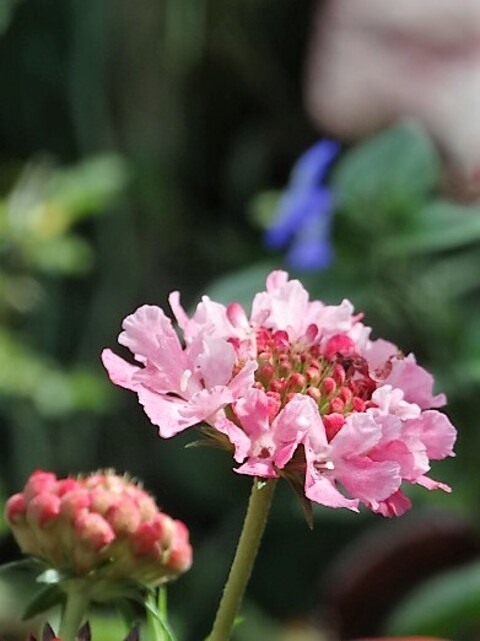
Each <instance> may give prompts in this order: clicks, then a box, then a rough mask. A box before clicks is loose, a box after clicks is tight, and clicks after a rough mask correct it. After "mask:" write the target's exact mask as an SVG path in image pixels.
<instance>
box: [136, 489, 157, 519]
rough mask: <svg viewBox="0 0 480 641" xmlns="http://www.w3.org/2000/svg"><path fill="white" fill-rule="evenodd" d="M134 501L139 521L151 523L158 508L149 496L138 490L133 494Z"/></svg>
mask: <svg viewBox="0 0 480 641" xmlns="http://www.w3.org/2000/svg"><path fill="white" fill-rule="evenodd" d="M135 501H136V503H137V507H138V512H139V514H140V520H141V521H142V522H143V521H151V520H153V518H154V516H155V515H156V514H157V512H158V507H157V504H156V503H155V501H154V500H153V498H152V497H151V496H149V495H148V494H147V493H146V492H142V491H141V490H139V491H138V492H137V493H136V494H135Z"/></svg>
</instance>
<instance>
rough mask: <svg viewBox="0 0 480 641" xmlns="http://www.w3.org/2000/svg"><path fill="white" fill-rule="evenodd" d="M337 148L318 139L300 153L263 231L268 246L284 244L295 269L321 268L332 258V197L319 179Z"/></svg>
mask: <svg viewBox="0 0 480 641" xmlns="http://www.w3.org/2000/svg"><path fill="white" fill-rule="evenodd" d="M339 150H340V146H339V145H338V144H337V143H336V142H334V141H333V140H322V141H320V142H318V143H317V144H316V145H314V146H313V147H311V148H310V149H309V150H308V151H306V152H305V153H304V154H303V155H302V156H300V158H299V159H298V160H297V162H296V163H295V165H294V167H293V170H292V173H291V177H290V181H289V184H288V187H287V189H286V191H285V192H284V194H283V196H282V197H281V200H280V204H279V207H278V211H277V214H276V216H275V220H274V221H273V223H272V225H271V226H270V227H269V228H268V229H267V231H266V234H265V242H266V244H267V246H268V247H270V249H283V248H284V247H287V246H288V252H287V262H288V263H289V264H290V265H291V266H292V267H294V268H295V269H299V270H314V269H322V268H324V267H327V266H328V265H329V264H330V262H331V260H332V247H331V243H330V227H331V221H332V209H333V199H332V193H331V190H330V189H329V188H328V187H326V186H325V185H324V184H323V182H324V180H325V175H326V173H327V171H328V168H329V166H330V164H331V162H332V161H333V160H334V159H335V157H336V156H337V154H338V152H339Z"/></svg>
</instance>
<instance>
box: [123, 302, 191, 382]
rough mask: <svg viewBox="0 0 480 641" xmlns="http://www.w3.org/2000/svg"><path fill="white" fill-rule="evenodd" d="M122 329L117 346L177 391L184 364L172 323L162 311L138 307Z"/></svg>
mask: <svg viewBox="0 0 480 641" xmlns="http://www.w3.org/2000/svg"><path fill="white" fill-rule="evenodd" d="M123 328H124V331H123V332H122V333H121V334H120V336H119V337H118V342H119V343H120V344H121V345H125V346H126V347H128V348H129V349H130V351H131V352H132V353H133V354H135V357H136V358H137V360H141V361H150V362H152V363H153V364H154V365H155V366H156V367H157V368H158V369H159V370H160V371H161V372H162V373H163V375H164V377H165V380H166V381H169V383H168V388H169V389H170V390H172V391H178V390H179V389H180V381H181V378H182V374H183V372H184V371H185V370H186V369H187V362H186V358H185V354H184V352H183V350H182V347H181V345H180V341H179V340H178V337H177V334H176V333H175V331H174V329H173V327H172V323H171V321H170V319H169V318H167V316H165V314H164V312H163V310H161V309H160V308H159V307H155V306H153V305H144V306H143V307H139V309H137V311H136V312H134V313H133V314H131V315H130V316H127V318H125V320H124V321H123Z"/></svg>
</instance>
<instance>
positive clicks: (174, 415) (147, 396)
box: [137, 386, 197, 438]
mask: <svg viewBox="0 0 480 641" xmlns="http://www.w3.org/2000/svg"><path fill="white" fill-rule="evenodd" d="M137 392H138V400H139V402H140V403H141V404H142V405H143V409H144V410H145V414H146V415H147V416H148V418H149V419H150V421H151V422H152V423H153V424H154V425H156V426H157V427H158V428H159V429H158V433H159V434H160V436H162V437H163V438H170V437H171V436H174V435H175V434H178V433H179V432H182V431H183V430H185V429H187V427H191V426H192V425H194V424H195V423H197V420H196V418H195V417H190V418H186V417H184V416H182V414H181V411H182V410H183V409H185V407H186V406H187V405H188V402H187V401H184V400H182V399H178V398H172V397H170V396H163V395H161V394H157V393H155V392H152V391H151V390H149V389H147V388H146V387H143V386H139V387H138V389H137Z"/></svg>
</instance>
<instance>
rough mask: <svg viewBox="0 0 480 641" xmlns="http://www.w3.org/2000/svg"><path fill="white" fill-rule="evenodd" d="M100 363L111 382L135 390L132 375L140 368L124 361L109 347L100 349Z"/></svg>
mask: <svg viewBox="0 0 480 641" xmlns="http://www.w3.org/2000/svg"><path fill="white" fill-rule="evenodd" d="M102 363H103V365H104V367H105V369H106V370H107V372H108V376H109V378H110V380H111V381H112V383H114V384H115V385H118V386H119V387H124V388H125V389H129V390H131V391H135V390H136V384H135V382H134V381H133V377H134V375H135V374H136V373H137V372H138V371H139V370H140V369H141V368H139V367H137V366H136V365H131V364H130V363H127V361H124V360H123V358H120V356H117V355H116V354H114V353H113V352H112V350H110V349H104V350H103V351H102Z"/></svg>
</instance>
